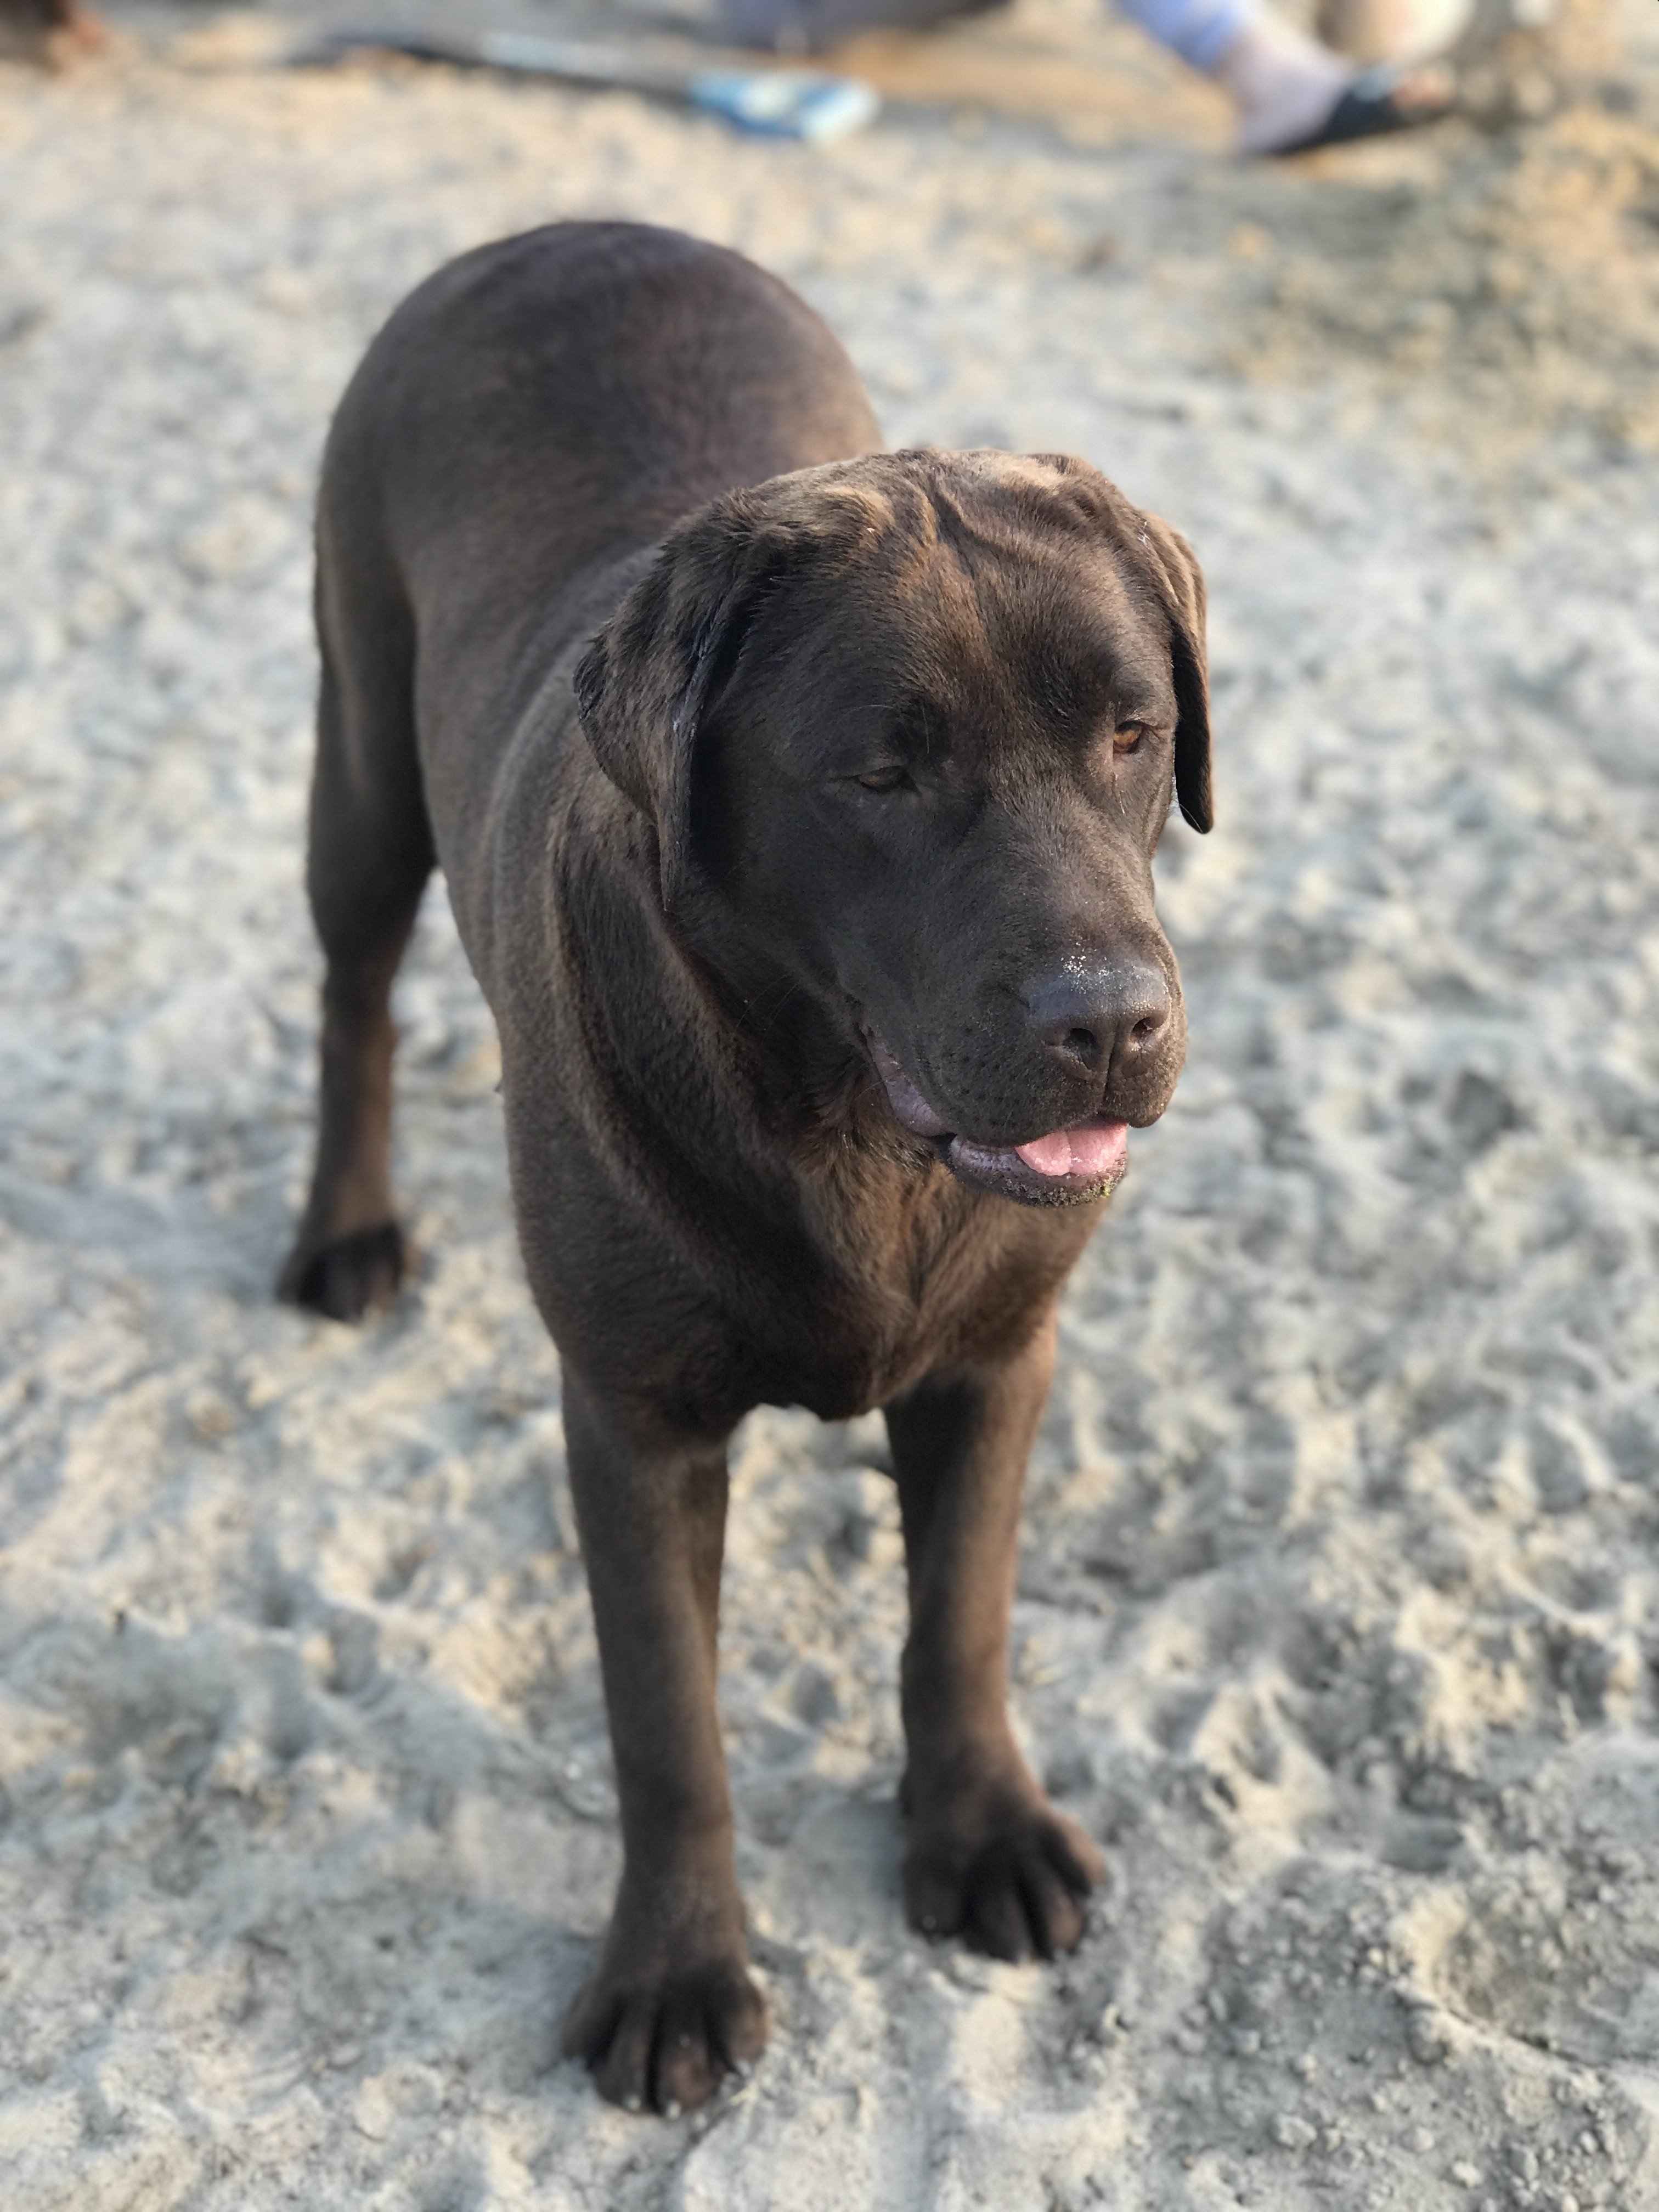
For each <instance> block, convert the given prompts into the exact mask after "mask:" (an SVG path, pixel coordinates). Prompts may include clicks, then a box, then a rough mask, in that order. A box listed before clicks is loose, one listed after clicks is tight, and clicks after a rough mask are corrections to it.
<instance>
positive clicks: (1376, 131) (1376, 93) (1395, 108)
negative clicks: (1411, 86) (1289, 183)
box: [1267, 62, 1457, 160]
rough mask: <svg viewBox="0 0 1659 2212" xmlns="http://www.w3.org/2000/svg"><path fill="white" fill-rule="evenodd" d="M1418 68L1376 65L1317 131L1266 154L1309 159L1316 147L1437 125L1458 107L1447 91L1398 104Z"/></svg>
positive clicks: (1388, 63)
mask: <svg viewBox="0 0 1659 2212" xmlns="http://www.w3.org/2000/svg"><path fill="white" fill-rule="evenodd" d="M1421 66H1422V65H1421V64H1418V66H1417V68H1414V69H1401V67H1400V66H1399V65H1398V64H1395V63H1390V62H1380V63H1378V64H1377V65H1376V68H1375V69H1368V70H1363V71H1362V72H1361V74H1360V75H1359V76H1357V77H1356V78H1355V79H1354V81H1353V82H1352V84H1351V85H1350V86H1349V87H1348V88H1347V90H1346V92H1345V93H1344V94H1343V95H1342V97H1341V99H1340V100H1338V101H1337V103H1336V106H1334V108H1332V110H1331V112H1330V113H1329V114H1328V116H1327V117H1326V118H1325V120H1324V121H1323V122H1322V124H1321V125H1320V126H1319V128H1318V130H1317V131H1310V132H1309V133H1308V135H1307V137H1304V138H1294V139H1292V140H1291V143H1290V144H1289V145H1288V146H1272V147H1269V148H1268V149H1267V151H1268V154H1269V155H1270V156H1271V157H1272V158H1273V159H1274V160H1278V159H1280V158H1282V157H1283V156H1284V155H1286V154H1311V153H1312V152H1313V151H1314V149H1316V147H1319V146H1346V145H1348V144H1350V143H1352V141H1353V140H1354V139H1356V138H1380V137H1382V136H1383V133H1384V132H1385V131H1415V130H1416V129H1417V128H1418V127H1419V125H1421V124H1425V123H1437V122H1439V120H1440V118H1441V117H1442V116H1443V115H1449V114H1450V112H1451V111H1452V109H1453V108H1454V107H1455V106H1456V105H1457V102H1456V99H1455V95H1454V94H1451V93H1450V92H1448V93H1447V94H1445V95H1444V97H1443V99H1440V100H1405V101H1402V100H1401V99H1400V98H1399V96H1398V95H1399V93H1400V90H1401V87H1402V86H1403V85H1406V84H1408V83H1409V82H1411V79H1412V78H1413V76H1416V75H1418V74H1419V70H1420V69H1421Z"/></svg>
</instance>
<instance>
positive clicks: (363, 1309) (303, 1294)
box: [276, 1221, 409, 1321]
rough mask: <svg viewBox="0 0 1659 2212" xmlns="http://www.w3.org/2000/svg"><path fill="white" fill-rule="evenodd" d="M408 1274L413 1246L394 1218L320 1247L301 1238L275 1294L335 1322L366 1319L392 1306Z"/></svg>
mask: <svg viewBox="0 0 1659 2212" xmlns="http://www.w3.org/2000/svg"><path fill="white" fill-rule="evenodd" d="M408 1272H409V1248H408V1246H407V1245H406V1244H405V1243H404V1232H403V1231H402V1230H401V1229H399V1228H398V1225H397V1223H396V1222H395V1221H386V1222H383V1223H382V1224H381V1225H380V1227H379V1228H378V1229H359V1230H356V1231H353V1233H352V1234H351V1235H350V1236H349V1237H337V1238H336V1239H335V1241H334V1242H333V1243H331V1244H325V1245H323V1246H322V1247H321V1249H318V1248H317V1247H316V1246H314V1245H313V1244H311V1243H308V1242H307V1240H306V1239H304V1238H301V1242H300V1243H297V1244H296V1245H295V1248H294V1249H293V1251H292V1252H291V1253H290V1254H289V1257H288V1262H287V1265H286V1266H285V1267H283V1272H282V1273H281V1274H280V1275H279V1276H278V1277H277V1279H276V1295H277V1297H280V1298H285V1299H286V1300H287V1301H288V1303H289V1304H290V1305H296V1306H306V1307H307V1308H308V1309H309V1310H311V1312H313V1313H319V1314H323V1315H325V1316H326V1317H327V1318H328V1319H329V1320H330V1321H361V1320H362V1318H363V1316H364V1315H365V1314H368V1313H373V1312H374V1311H376V1310H378V1309H379V1308H380V1307H383V1306H389V1305H391V1304H392V1302H393V1300H394V1299H395V1298H396V1297H397V1295H398V1291H399V1289H400V1288H401V1287H402V1285H403V1279H404V1275H405V1274H406V1273H408Z"/></svg>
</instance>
